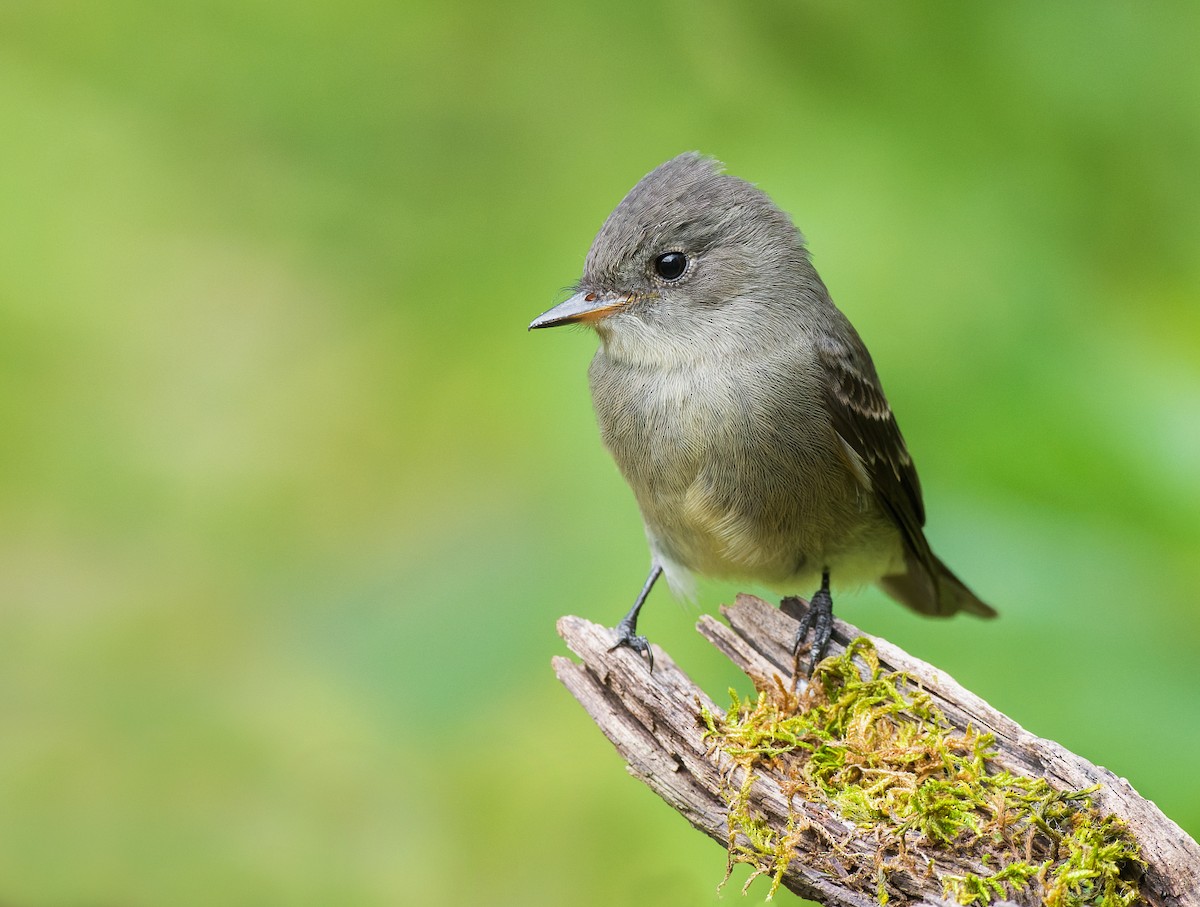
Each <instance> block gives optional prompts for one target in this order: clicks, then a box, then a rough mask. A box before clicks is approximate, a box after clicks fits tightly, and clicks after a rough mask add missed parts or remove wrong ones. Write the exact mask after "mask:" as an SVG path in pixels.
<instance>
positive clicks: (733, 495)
mask: <svg viewBox="0 0 1200 907" xmlns="http://www.w3.org/2000/svg"><path fill="white" fill-rule="evenodd" d="M742 366H743V367H742V368H741V369H740V371H738V372H736V373H735V372H733V371H732V370H731V369H730V368H729V367H728V366H725V365H723V364H721V363H717V362H710V363H707V364H706V363H697V364H696V365H694V366H692V367H688V368H672V369H662V368H657V367H647V366H644V365H631V364H626V363H614V362H611V361H610V360H608V359H607V358H606V357H604V356H603V353H602V352H601V353H599V354H597V357H596V359H595V360H594V361H593V364H592V368H591V371H590V377H591V383H592V393H593V400H594V403H595V408H596V414H597V418H598V420H599V423H600V429H601V433H602V436H603V439H604V443H605V445H606V446H607V447H608V449H609V450H610V451H611V452H612V455H613V457H614V458H615V459H616V462H617V465H618V466H619V467H620V469H621V472H622V473H623V474H624V476H625V478H626V480H627V481H628V482H629V484H630V486H631V487H632V488H633V491H634V494H635V495H636V497H637V500H638V505H639V507H640V509H641V512H642V516H643V519H644V520H645V523H646V530H647V535H648V537H649V538H650V542H651V545H652V547H655V548H656V551H657V552H658V553H660V554H662V555H663V556H664V557H665V558H666V559H668V560H670V561H672V562H673V563H675V564H678V565H679V566H681V567H683V568H685V569H688V570H691V571H694V572H696V573H700V574H703V575H708V576H723V577H743V578H749V579H755V580H758V581H761V582H765V583H768V584H785V583H787V582H789V581H792V580H796V579H797V578H798V577H800V578H808V577H811V576H813V575H815V576H819V574H820V570H821V569H822V567H823V566H825V565H827V563H828V562H829V561H831V560H845V559H846V555H847V553H848V552H849V551H857V552H859V553H860V554H862V553H864V552H863V551H862V549H863V548H864V546H865V547H866V548H867V549H871V550H870V551H867V552H865V553H866V558H867V561H868V562H870V563H869V564H868V567H867V570H866V571H865V572H866V573H871V572H873V570H874V567H873V566H871V565H873V564H874V563H875V562H876V561H878V560H879V559H880V558H881V557H890V555H885V554H883V553H882V552H880V553H876V552H875V551H874V549H876V548H880V547H881V546H882V547H889V546H888V544H887V542H888V539H887V538H883V537H882V536H887V532H886V530H887V528H888V527H887V526H886V524H881V521H880V515H879V514H878V513H877V512H876V511H875V509H874V503H873V499H872V498H871V496H870V495H868V494H866V493H865V492H866V489H864V487H863V486H862V484H861V481H860V479H859V478H857V477H855V476H854V475H853V474H852V473H851V471H850V470H849V469H848V468H847V466H846V464H845V460H844V456H843V455H842V454H841V453H839V452H838V450H837V448H836V445H837V444H838V443H839V442H838V441H837V438H836V435H835V434H834V433H833V432H832V430H831V429H830V428H829V426H828V420H827V419H826V417H825V415H824V410H823V403H822V402H821V399H820V396H819V394H818V393H817V392H816V390H815V389H814V388H812V387H811V386H809V384H807V383H806V382H805V381H804V380H802V376H798V375H797V373H796V371H795V367H796V363H795V361H794V360H791V361H787V362H784V363H782V364H780V365H779V366H778V367H770V366H769V365H767V366H762V367H756V368H748V367H745V363H743V364H742ZM789 370H790V373H789ZM893 535H894V533H893ZM875 536H881V538H880V539H876V538H875ZM854 572H855V573H860V572H863V571H861V570H860V569H858V568H856V569H855V571H854ZM877 576H878V573H876V574H875V575H874V576H867V577H865V578H866V579H874V578H876V577H877Z"/></svg>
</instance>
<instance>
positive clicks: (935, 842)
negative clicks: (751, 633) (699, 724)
mask: <svg viewBox="0 0 1200 907" xmlns="http://www.w3.org/2000/svg"><path fill="white" fill-rule="evenodd" d="M731 696H732V699H733V702H732V705H731V706H730V708H729V711H728V712H727V713H726V715H725V717H724V718H719V717H717V716H716V715H714V714H712V713H711V712H709V711H708V710H704V712H703V714H702V718H703V720H704V722H705V723H706V725H707V734H708V737H709V739H710V740H711V741H712V742H713V744H714V745H715V746H717V747H719V748H720V749H721V750H722V751H724V752H725V753H726V754H728V755H729V756H730V757H731V758H732V759H733V760H734V762H735V763H737V764H738V765H739V766H741V768H742V769H744V773H743V779H742V783H741V784H740V785H738V786H736V787H731V788H730V790H728V791H727V792H726V802H727V806H728V814H729V824H728V830H729V840H728V843H729V870H732V868H733V866H734V865H735V864H738V863H748V864H750V865H751V866H752V867H753V868H754V872H753V874H752V875H751V880H753V879H754V878H755V877H757V876H759V875H769V876H770V877H771V879H772V884H771V888H770V891H769V893H768V895H767V896H768V898H769V897H771V895H773V894H774V893H775V891H776V889H777V888H778V887H779V884H780V881H781V880H782V878H783V874H784V872H785V871H786V870H787V867H788V864H789V863H790V862H791V859H792V857H793V856H794V855H795V852H796V847H797V844H798V843H799V842H800V840H801V836H804V835H809V836H811V835H813V834H816V835H819V836H823V837H827V835H828V833H827V832H825V831H824V830H823V829H821V828H820V827H819V826H817V825H816V824H812V823H809V822H808V821H807V820H806V819H805V818H804V816H803V815H802V814H801V813H799V812H797V811H796V810H795V809H794V808H793V809H791V814H790V816H789V818H788V821H787V825H786V827H785V828H784V829H783V830H781V831H777V830H774V829H772V828H771V827H770V826H769V824H768V823H767V822H766V821H765V820H764V819H763V818H761V817H760V816H756V815H754V814H753V811H752V809H751V807H750V797H751V791H752V787H753V783H754V780H755V778H756V777H757V775H758V774H759V773H761V772H770V774H771V776H772V777H773V778H774V779H775V780H776V781H777V782H779V783H780V784H781V786H782V787H783V789H784V791H785V793H786V794H787V795H788V796H789V803H792V804H794V803H795V802H796V801H797V799H799V800H804V801H810V802H813V801H815V802H822V803H825V804H828V805H829V806H830V807H831V808H832V809H833V810H834V811H836V812H837V813H838V814H839V815H840V816H842V817H843V818H845V819H848V820H850V821H851V822H853V823H854V824H855V826H856V827H857V828H858V829H859V832H858V834H860V835H868V834H869V835H871V836H872V841H873V842H874V843H875V844H876V845H877V846H875V847H873V848H862V847H859V848H854V847H849V846H846V845H848V844H849V843H850V842H849V841H835V840H827V841H825V842H824V845H825V848H824V849H825V850H827V851H828V857H826V858H824V859H825V862H826V864H827V865H825V866H823V867H820V868H824V869H825V870H826V871H829V872H830V873H833V874H836V875H837V876H838V877H840V878H841V879H842V881H843V884H853V885H856V886H857V887H859V888H860V890H862V891H864V892H870V893H871V894H873V895H874V896H875V897H876V899H877V900H878V901H879V903H880V904H881V905H882V904H886V903H888V901H889V900H890V899H892V898H894V897H898V898H899V899H900V900H901V901H903V900H904V896H903V894H902V892H901V891H900V890H899V889H898V888H896V887H895V886H894V885H893V884H892V883H891V881H890V878H891V876H892V875H893V874H895V873H899V872H903V873H906V874H908V875H911V876H921V875H924V874H926V873H929V872H933V873H934V874H937V872H936V868H935V866H936V864H937V863H938V859H937V857H938V856H939V849H940V850H941V856H942V857H943V858H945V857H947V856H948V855H949V850H948V849H949V848H953V851H954V853H955V854H960V855H961V854H964V853H967V854H970V855H971V857H972V858H973V861H974V862H975V863H977V864H978V865H979V866H980V867H981V868H983V869H984V870H985V871H986V872H984V873H967V874H963V875H951V874H945V875H939V877H938V881H939V883H940V884H941V887H942V892H943V896H944V897H947V898H951V899H954V900H956V901H957V902H958V903H960V904H964V905H981V907H982V905H986V904H990V903H991V902H992V901H993V900H995V899H996V898H1000V897H1013V896H1015V895H1016V894H1017V893H1020V892H1027V891H1029V889H1031V888H1032V889H1033V891H1035V892H1037V893H1038V895H1039V897H1040V902H1041V903H1042V904H1045V905H1046V907H1084V905H1089V907H1091V905H1094V907H1127V905H1130V904H1133V903H1134V902H1136V901H1137V899H1138V886H1137V880H1138V878H1139V877H1140V868H1141V862H1140V858H1139V855H1138V848H1137V843H1136V842H1135V841H1134V840H1133V839H1132V838H1131V836H1130V835H1129V833H1128V831H1127V830H1126V828H1125V826H1124V824H1123V823H1122V822H1121V821H1120V820H1119V819H1117V818H1115V817H1113V816H1103V815H1100V814H1099V813H1098V811H1097V810H1096V809H1095V808H1094V807H1093V805H1092V800H1091V794H1093V793H1094V792H1095V790H1096V789H1095V788H1092V789H1089V790H1082V791H1071V790H1068V791H1060V790H1056V789H1054V788H1053V787H1051V786H1050V785H1049V784H1048V783H1047V782H1046V781H1045V779H1042V778H1029V777H1023V776H1019V775H1014V774H1012V773H1010V772H1007V771H1003V770H1000V769H998V768H996V767H995V766H994V765H992V757H993V755H994V749H993V742H994V741H993V738H992V736H991V735H990V734H980V733H978V732H977V731H975V730H974V729H972V728H970V727H968V728H967V729H966V730H965V731H958V730H954V729H953V728H951V727H950V725H949V723H948V722H947V721H946V719H945V717H944V716H943V715H942V713H941V712H940V711H939V710H938V708H937V707H936V706H935V705H934V704H933V702H932V700H931V699H930V697H929V695H928V694H927V693H926V692H925V691H923V690H921V689H920V688H918V687H915V686H913V684H912V683H911V682H910V681H909V680H908V678H907V677H906V676H905V675H903V674H899V673H895V672H886V671H883V670H882V669H881V668H880V666H879V659H878V656H877V655H876V652H875V648H874V646H873V645H872V644H871V643H870V642H869V641H868V640H866V639H857V640H855V641H854V642H853V643H852V644H851V645H850V646H849V647H848V648H847V650H846V651H845V653H843V654H842V655H840V656H837V657H833V658H827V659H825V661H823V662H822V663H821V664H819V665H818V666H817V669H816V671H815V672H814V676H813V680H812V683H810V684H809V685H808V687H807V689H806V690H805V691H804V692H803V693H802V694H795V693H793V692H791V691H790V690H788V689H787V688H786V687H785V686H784V685H783V684H782V683H781V682H780V681H779V680H778V679H776V681H775V682H774V684H772V685H765V686H764V688H763V689H760V690H759V692H758V695H757V696H756V697H754V698H753V699H747V700H741V699H739V698H738V696H737V694H736V693H733V692H732V691H731ZM809 850H811V848H809ZM868 854H870V855H869V856H868ZM918 854H920V856H918ZM943 862H945V860H943ZM726 878H728V872H727V873H726ZM748 884H749V882H747V885H748Z"/></svg>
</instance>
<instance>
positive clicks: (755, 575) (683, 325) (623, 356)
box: [529, 153, 996, 673]
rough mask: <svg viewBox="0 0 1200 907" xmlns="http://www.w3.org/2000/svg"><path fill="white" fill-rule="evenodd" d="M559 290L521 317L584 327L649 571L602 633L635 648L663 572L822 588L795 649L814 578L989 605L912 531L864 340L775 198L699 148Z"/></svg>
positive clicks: (902, 458) (639, 197)
mask: <svg viewBox="0 0 1200 907" xmlns="http://www.w3.org/2000/svg"><path fill="white" fill-rule="evenodd" d="M575 289H576V292H575V294H574V295H573V296H571V297H570V298H569V299H568V300H566V301H565V302H563V303H562V304H560V305H557V306H555V307H554V308H552V309H550V310H549V311H548V312H546V313H545V314H543V315H541V316H539V317H538V318H537V319H535V320H534V322H533V323H532V324H531V325H530V326H529V327H530V328H531V329H532V328H547V327H554V326H557V325H562V324H572V323H583V324H587V325H589V326H591V327H592V328H594V329H595V330H596V333H597V334H599V335H600V349H599V350H598V351H597V352H596V356H595V358H594V359H593V360H592V365H591V369H590V370H589V372H588V375H589V378H590V384H591V390H592V400H593V403H594V404H595V409H596V416H597V418H598V420H599V423H600V432H601V435H602V437H603V439H604V444H605V446H606V447H607V448H608V449H609V451H610V452H611V453H612V455H613V457H614V458H615V459H616V461H617V465H618V466H619V467H620V469H621V472H622V473H623V474H624V476H625V479H626V481H627V482H628V483H629V485H630V487H631V488H632V489H633V493H634V495H635V496H636V497H637V502H638V507H639V508H640V509H641V512H642V519H643V520H644V521H645V524H646V537H647V539H648V540H649V543H650V553H651V565H650V575H649V577H647V579H646V583H645V586H643V588H642V591H641V594H639V595H638V597H637V600H636V601H635V602H634V604H633V607H632V608H631V609H630V611H629V613H628V614H627V615H626V616H625V618H624V619H623V620H622V621H621V622H620V623H619V624H618V625H617V631H616V632H617V641H616V645H618V646H621V645H624V646H629V647H630V648H631V649H633V650H634V651H637V652H641V653H644V654H646V655H648V656H649V655H650V647H649V644H648V643H647V642H646V638H645V637H644V636H639V635H638V633H637V618H638V612H639V611H640V610H641V607H642V605H643V603H644V602H645V600H646V596H647V595H648V594H649V593H650V589H651V588H652V587H653V586H654V583H655V581H656V580H657V579H658V577H659V576H660V575H661V574H664V573H665V574H666V577H667V583H668V584H669V585H670V586H671V589H672V591H673V592H675V594H676V595H684V596H690V594H691V591H692V588H693V574H701V575H703V576H710V577H721V578H727V579H748V580H754V581H757V582H761V583H763V584H766V585H768V586H770V587H772V588H778V589H782V590H785V591H793V592H794V591H796V590H797V589H809V588H813V587H814V586H815V585H816V584H817V583H818V582H819V583H820V587H819V588H818V589H817V591H816V593H815V594H814V595H813V597H812V602H811V607H810V608H809V609H808V611H807V613H806V614H805V618H804V620H803V621H802V622H801V626H800V628H799V630H798V631H797V633H796V638H795V640H794V643H793V649H794V650H797V651H798V650H799V647H800V645H801V643H802V642H803V641H804V639H805V638H806V637H807V636H808V633H809V631H810V630H812V632H813V640H812V644H811V653H812V654H811V659H810V662H809V672H810V673H811V671H812V667H813V666H814V665H815V664H816V662H817V660H818V659H819V658H820V657H821V656H822V655H823V653H824V649H825V646H826V644H827V643H828V640H829V635H830V633H831V632H832V629H833V600H832V598H831V595H830V581H831V578H832V579H833V580H835V581H836V582H837V583H838V584H839V585H841V586H847V585H850V586H853V585H860V584H863V583H868V582H878V583H879V584H880V586H882V587H883V589H884V590H885V591H886V592H887V593H888V594H889V595H891V596H892V597H893V598H895V599H897V600H898V601H900V602H902V603H903V604H905V605H908V606H909V607H910V608H913V609H915V610H917V611H920V612H921V613H923V614H930V615H936V616H946V615H950V614H954V613H955V612H957V611H969V612H971V613H972V614H978V615H981V616H984V617H991V616H993V615H995V613H996V612H995V611H994V610H992V608H990V607H989V606H988V605H986V604H984V603H983V602H982V601H980V600H979V599H978V598H977V597H976V596H975V594H974V593H973V592H971V590H970V589H968V588H967V587H966V586H965V585H964V584H963V583H962V582H961V581H960V580H959V579H958V578H957V577H956V576H955V575H954V574H953V573H951V572H950V570H949V569H948V568H947V567H946V565H945V564H943V563H942V562H941V561H940V560H938V558H937V556H936V555H934V553H933V552H932V551H931V550H930V548H929V542H927V541H926V539H925V533H924V531H923V529H922V527H923V526H924V525H925V507H924V505H923V503H922V501H921V486H920V484H919V483H918V481H917V472H916V469H914V467H913V462H912V458H911V457H910V456H909V454H908V449H907V448H906V447H905V445H904V439H903V437H901V435H900V429H899V427H898V426H897V425H896V419H895V417H894V416H893V415H892V410H891V407H889V406H888V402H887V399H886V398H885V397H884V395H883V388H882V387H881V386H880V383H879V378H878V376H877V375H876V374H875V366H874V365H873V363H872V362H871V356H870V354H869V353H868V352H867V348H866V347H865V346H864V345H863V342H862V340H860V339H859V336H858V333H857V332H856V331H855V330H854V328H853V327H852V326H851V324H850V322H849V321H848V320H847V319H846V317H845V316H844V315H843V314H842V313H841V312H840V311H839V310H838V309H837V308H836V307H835V306H834V304H833V302H832V300H831V299H830V298H829V292H828V291H827V290H826V289H825V284H824V283H822V282H821V278H820V277H819V276H818V275H817V272H816V270H815V269H814V268H813V265H812V262H811V261H810V260H809V255H808V251H807V249H806V248H805V245H804V238H803V237H802V236H801V234H800V232H799V231H798V230H797V229H796V228H795V226H794V225H793V224H792V222H791V220H790V219H789V218H788V216H787V215H786V214H784V213H783V212H782V211H780V210H779V209H778V208H776V207H775V205H774V204H773V203H772V202H771V200H770V199H769V198H768V197H767V196H766V194H764V193H763V192H761V191H760V190H759V189H757V188H755V187H754V186H752V185H751V184H749V183H747V182H745V181H744V180H740V179H737V178H736V177H733V176H729V175H727V174H725V173H723V172H722V170H721V165H720V164H719V163H718V162H717V161H714V160H711V159H708V158H705V157H702V156H701V155H699V154H697V153H688V154H681V155H680V156H679V157H677V158H674V159H673V160H670V161H667V162H666V163H665V164H663V165H661V166H660V167H658V168H656V169H655V170H653V171H651V172H650V173H649V174H648V175H647V176H646V177H644V178H643V179H642V180H641V182H639V183H638V184H637V185H636V186H634V187H633V189H632V190H631V191H630V193H629V194H628V195H627V196H625V198H624V200H623V201H622V202H621V203H620V204H619V205H618V206H617V207H616V209H615V210H614V211H613V212H612V214H610V215H609V216H608V219H607V220H606V221H605V222H604V226H603V227H601V228H600V232H599V233H598V234H597V235H596V239H595V241H594V242H593V243H592V248H591V250H590V251H589V252H588V255H587V260H586V262H585V263H584V268H583V278H582V279H581V280H580V281H579V283H578V285H577V286H576V288H575Z"/></svg>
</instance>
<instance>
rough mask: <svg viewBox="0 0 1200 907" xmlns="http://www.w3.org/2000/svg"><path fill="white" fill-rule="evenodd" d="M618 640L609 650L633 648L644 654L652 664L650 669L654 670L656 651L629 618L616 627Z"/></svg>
mask: <svg viewBox="0 0 1200 907" xmlns="http://www.w3.org/2000/svg"><path fill="white" fill-rule="evenodd" d="M615 632H616V634H617V641H616V642H614V643H613V644H612V646H611V647H610V648H609V650H608V651H610V652H611V651H613V649H619V648H621V647H622V646H624V647H625V648H627V649H632V650H633V651H634V652H637V653H638V654H639V655H644V656H645V657H646V661H647V662H648V663H649V665H650V670H651V671H653V670H654V653H653V652H652V651H650V641H649V640H648V639H646V637H644V636H641V635H639V634H638V632H637V629H636V624H635V622H634V621H632V620H630V619H629V618H625V619H624V620H622V621H621V622H620V623H619V624H617V628H616V631H615Z"/></svg>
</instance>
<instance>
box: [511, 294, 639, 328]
mask: <svg viewBox="0 0 1200 907" xmlns="http://www.w3.org/2000/svg"><path fill="white" fill-rule="evenodd" d="M632 301H633V297H632V296H631V295H628V294H625V295H621V294H615V293H595V292H590V291H589V292H580V293H576V294H575V295H574V296H572V297H571V298H570V299H568V300H567V301H566V302H560V303H559V304H558V305H556V306H555V307H554V308H552V309H551V310H550V311H548V312H543V313H542V314H541V315H538V317H537V318H535V319H533V321H532V322H531V323H530V325H529V330H531V331H532V330H533V329H534V328H553V327H558V326H559V325H560V324H575V323H576V322H580V321H582V322H585V323H588V322H593V321H598V320H600V319H601V318H603V317H604V316H605V315H611V314H612V313H613V312H615V311H617V310H618V309H622V308H624V307H625V306H627V305H629V303H631V302H632Z"/></svg>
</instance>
